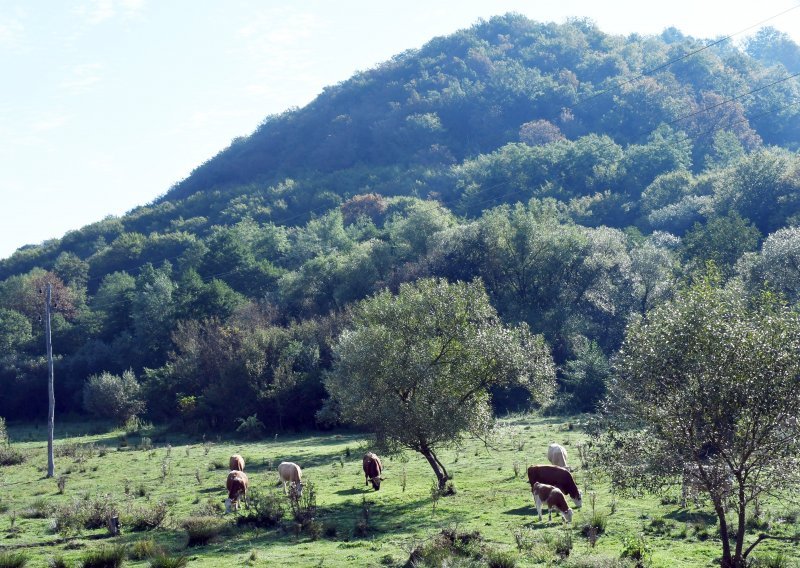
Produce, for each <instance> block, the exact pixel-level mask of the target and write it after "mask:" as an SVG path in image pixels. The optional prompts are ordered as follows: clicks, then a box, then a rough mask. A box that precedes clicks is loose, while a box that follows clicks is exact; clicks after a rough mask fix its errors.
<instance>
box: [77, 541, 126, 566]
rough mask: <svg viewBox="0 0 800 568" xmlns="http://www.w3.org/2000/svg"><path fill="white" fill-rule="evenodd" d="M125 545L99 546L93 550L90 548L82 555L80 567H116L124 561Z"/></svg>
mask: <svg viewBox="0 0 800 568" xmlns="http://www.w3.org/2000/svg"><path fill="white" fill-rule="evenodd" d="M125 556H126V553H125V547H124V546H122V545H117V546H113V545H112V546H106V545H103V546H100V547H99V548H97V549H95V550H90V551H89V552H88V553H86V554H85V555H84V557H83V563H82V564H81V566H82V568H118V567H119V566H122V565H123V564H124V563H125Z"/></svg>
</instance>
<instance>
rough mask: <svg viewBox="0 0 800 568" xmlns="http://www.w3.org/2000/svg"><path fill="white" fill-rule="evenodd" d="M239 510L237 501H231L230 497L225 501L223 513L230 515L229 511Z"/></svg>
mask: <svg viewBox="0 0 800 568" xmlns="http://www.w3.org/2000/svg"><path fill="white" fill-rule="evenodd" d="M238 509H239V500H238V499H237V500H233V499H231V498H230V497H228V498H227V499H225V513H226V514H227V513H230V512H231V510H234V511H236V510H238Z"/></svg>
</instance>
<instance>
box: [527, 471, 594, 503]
mask: <svg viewBox="0 0 800 568" xmlns="http://www.w3.org/2000/svg"><path fill="white" fill-rule="evenodd" d="M528 482H529V483H530V484H531V491H533V485H534V484H535V483H544V484H546V485H552V486H554V487H558V488H559V489H560V490H561V492H562V493H564V494H565V495H569V496H570V497H571V498H572V500H573V501H574V502H575V507H577V508H580V507H581V503H582V502H581V491H580V489H578V485H577V484H576V483H575V480H574V479H573V478H572V474H571V473H570V472H569V471H567V470H566V469H564V468H563V467H558V466H555V465H532V466H530V467H529V468H528Z"/></svg>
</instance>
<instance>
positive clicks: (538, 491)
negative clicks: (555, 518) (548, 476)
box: [531, 481, 572, 523]
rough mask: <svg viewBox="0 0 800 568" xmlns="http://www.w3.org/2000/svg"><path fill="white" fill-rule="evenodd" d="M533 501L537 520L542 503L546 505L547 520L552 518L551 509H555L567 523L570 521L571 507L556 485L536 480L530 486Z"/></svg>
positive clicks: (540, 518) (540, 512) (540, 513)
mask: <svg viewBox="0 0 800 568" xmlns="http://www.w3.org/2000/svg"><path fill="white" fill-rule="evenodd" d="M531 493H533V501H534V503H536V512H537V513H539V520H540V521H541V520H542V504H546V505H547V520H548V521H549V520H550V519H552V515H553V509H556V510H557V511H558V512H560V513H561V516H563V517H564V520H565V521H566V522H568V523H571V522H572V509H570V508H569V505H567V499H566V498H565V497H564V494H563V493H562V492H561V490H560V489H559V488H558V487H554V486H552V485H547V484H546V483H539V482H538V481H537V482H536V483H534V484H533V487H531Z"/></svg>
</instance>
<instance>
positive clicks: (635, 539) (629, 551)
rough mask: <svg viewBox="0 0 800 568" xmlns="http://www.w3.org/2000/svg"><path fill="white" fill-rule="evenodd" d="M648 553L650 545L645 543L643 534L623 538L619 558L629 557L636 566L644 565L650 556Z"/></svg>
mask: <svg viewBox="0 0 800 568" xmlns="http://www.w3.org/2000/svg"><path fill="white" fill-rule="evenodd" d="M650 553H651V549H650V545H648V544H647V541H646V540H645V538H644V535H641V534H640V535H637V536H629V537H625V538H623V540H622V553H621V554H620V558H630V559H631V560H633V561H634V562H636V566H644V565H645V564H646V563H647V561H648V559H649V557H650Z"/></svg>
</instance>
